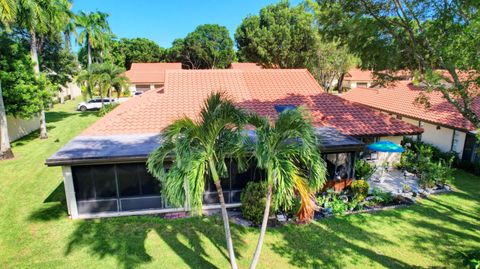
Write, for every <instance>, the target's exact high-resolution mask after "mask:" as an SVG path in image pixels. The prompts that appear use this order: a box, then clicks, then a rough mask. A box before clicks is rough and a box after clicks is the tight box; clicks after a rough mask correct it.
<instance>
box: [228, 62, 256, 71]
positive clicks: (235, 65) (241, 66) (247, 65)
mask: <svg viewBox="0 0 480 269" xmlns="http://www.w3.org/2000/svg"><path fill="white" fill-rule="evenodd" d="M230 69H242V70H259V69H263V66H261V65H260V64H257V63H231V64H230Z"/></svg>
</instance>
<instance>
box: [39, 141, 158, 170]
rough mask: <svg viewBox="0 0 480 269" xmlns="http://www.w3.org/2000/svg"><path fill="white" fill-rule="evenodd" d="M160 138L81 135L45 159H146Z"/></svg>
mask: <svg viewBox="0 0 480 269" xmlns="http://www.w3.org/2000/svg"><path fill="white" fill-rule="evenodd" d="M159 141H160V135H159V134H141V135H109V136H77V137H75V138H74V139H72V140H70V142H68V143H67V144H66V145H65V146H63V147H62V148H61V149H60V150H59V151H57V152H55V154H53V155H52V156H50V158H48V159H47V161H46V162H45V163H46V164H47V165H49V166H54V165H68V164H81V163H92V162H113V161H115V162H119V161H122V160H125V161H132V160H136V159H138V160H139V161H143V160H146V159H147V156H148V154H149V153H150V152H152V151H153V150H154V149H155V148H156V147H158V145H159Z"/></svg>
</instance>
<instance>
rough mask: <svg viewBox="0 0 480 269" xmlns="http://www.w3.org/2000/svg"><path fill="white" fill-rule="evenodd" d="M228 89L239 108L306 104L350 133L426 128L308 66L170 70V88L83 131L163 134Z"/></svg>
mask: <svg viewBox="0 0 480 269" xmlns="http://www.w3.org/2000/svg"><path fill="white" fill-rule="evenodd" d="M212 92H225V93H226V94H227V95H229V96H230V97H231V98H232V99H233V100H234V101H235V102H236V103H237V104H238V106H240V107H243V108H245V109H247V110H251V111H255V112H257V113H259V114H261V115H265V116H269V117H271V118H272V119H273V118H275V117H276V116H277V112H276V111H275V108H274V105H279V104H284V105H288V104H293V105H304V106H306V107H307V108H308V109H309V110H310V112H311V114H312V116H313V117H314V123H315V125H317V126H332V127H335V128H337V129H338V130H339V131H341V132H342V133H344V134H347V135H356V136H364V135H403V134H418V133H421V132H422V131H423V130H422V129H421V128H418V127H416V126H414V125H411V124H408V123H405V122H403V121H400V120H397V119H394V118H392V117H389V116H387V115H385V114H382V113H380V112H375V111H374V110H372V109H370V108H366V107H364V106H360V105H355V104H353V103H351V102H349V101H346V100H344V99H342V98H340V97H338V96H334V95H330V94H327V93H325V92H324V91H323V89H322V88H321V87H320V86H319V84H318V83H317V82H316V81H315V79H314V78H313V77H312V75H311V74H310V73H309V72H308V71H307V70H306V69H262V70H167V71H166V79H165V87H164V89H163V93H162V91H161V90H158V91H157V90H152V91H148V92H146V93H144V94H142V95H140V96H137V97H134V98H132V99H131V100H128V101H127V102H125V103H123V104H122V105H120V106H119V107H117V108H116V109H114V110H113V111H112V112H110V113H109V114H107V115H106V116H105V117H103V118H102V119H100V120H99V121H97V122H96V123H95V124H94V125H92V126H91V127H90V128H88V129H87V130H85V131H84V133H83V135H116V134H146V133H159V132H161V131H162V130H163V129H164V128H165V127H166V126H167V125H169V124H170V123H172V122H173V121H174V120H176V119H178V118H179V117H182V116H183V115H186V116H188V117H192V118H195V117H197V116H198V113H199V111H200V108H201V105H202V104H203V102H204V100H205V98H206V97H207V96H208V95H209V94H210V93H212Z"/></svg>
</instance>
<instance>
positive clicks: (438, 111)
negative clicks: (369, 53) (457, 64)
mask: <svg viewBox="0 0 480 269" xmlns="http://www.w3.org/2000/svg"><path fill="white" fill-rule="evenodd" d="M420 93H423V94H425V96H426V97H428V100H429V103H430V106H429V107H426V106H425V105H421V104H418V102H415V101H416V98H417V97H418V96H419V94H420ZM342 97H343V98H345V99H347V100H350V101H353V102H357V103H359V104H363V105H366V106H369V107H371V108H375V109H378V110H382V111H386V112H390V113H395V114H399V115H403V116H406V117H411V118H414V119H418V120H422V121H425V122H431V123H434V124H438V125H443V126H448V127H451V128H455V129H460V130H464V131H470V130H474V129H475V128H474V126H473V124H472V123H470V122H469V121H468V120H467V119H465V118H464V117H463V116H462V115H461V114H460V112H458V110H457V109H455V107H454V106H453V105H451V104H450V103H448V102H447V100H445V98H443V96H442V94H441V93H440V92H437V91H433V92H430V93H427V92H425V91H422V90H421V89H420V88H418V87H415V86H414V85H413V84H412V83H411V82H409V81H399V82H397V83H395V84H394V85H392V86H389V87H387V88H378V89H364V88H363V89H362V88H357V89H352V90H350V91H348V92H347V93H344V94H343V95H342ZM473 108H474V110H475V111H476V112H477V113H478V114H479V115H480V99H479V98H475V101H474V104H473Z"/></svg>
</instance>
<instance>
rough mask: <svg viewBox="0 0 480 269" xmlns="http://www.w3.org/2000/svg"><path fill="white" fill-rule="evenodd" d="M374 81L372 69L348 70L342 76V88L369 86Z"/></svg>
mask: <svg viewBox="0 0 480 269" xmlns="http://www.w3.org/2000/svg"><path fill="white" fill-rule="evenodd" d="M374 82H375V79H374V75H373V71H369V70H361V69H358V68H355V69H352V70H350V71H348V73H346V74H345V76H344V77H343V83H342V87H343V88H348V89H355V88H370V87H371V86H372V85H373V84H374Z"/></svg>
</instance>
